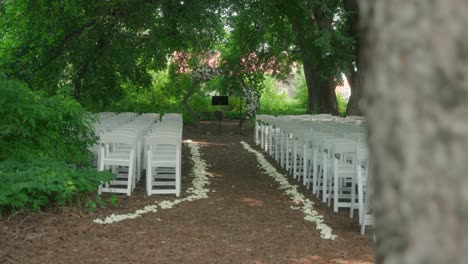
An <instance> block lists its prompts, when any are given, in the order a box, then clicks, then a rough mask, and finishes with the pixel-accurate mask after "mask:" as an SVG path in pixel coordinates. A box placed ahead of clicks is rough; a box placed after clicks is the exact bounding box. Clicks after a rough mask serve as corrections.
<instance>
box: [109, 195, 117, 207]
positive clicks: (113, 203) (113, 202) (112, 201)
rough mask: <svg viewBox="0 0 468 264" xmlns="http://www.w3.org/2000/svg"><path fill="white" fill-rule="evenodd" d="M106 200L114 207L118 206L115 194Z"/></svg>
mask: <svg viewBox="0 0 468 264" xmlns="http://www.w3.org/2000/svg"><path fill="white" fill-rule="evenodd" d="M107 202H109V204H110V205H112V206H113V207H114V208H117V207H119V203H118V200H117V196H115V195H112V196H111V197H109V199H107Z"/></svg>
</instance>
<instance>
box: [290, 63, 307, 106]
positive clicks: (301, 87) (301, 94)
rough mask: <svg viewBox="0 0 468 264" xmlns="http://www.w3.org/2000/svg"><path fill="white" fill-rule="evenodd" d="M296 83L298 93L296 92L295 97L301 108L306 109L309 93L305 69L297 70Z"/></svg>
mask: <svg viewBox="0 0 468 264" xmlns="http://www.w3.org/2000/svg"><path fill="white" fill-rule="evenodd" d="M294 83H295V84H296V93H295V94H294V99H295V100H296V101H297V104H298V106H299V107H300V108H304V109H306V108H307V102H308V97H309V94H308V90H307V83H306V80H305V78H304V72H303V71H298V72H297V75H296V78H295V80H294Z"/></svg>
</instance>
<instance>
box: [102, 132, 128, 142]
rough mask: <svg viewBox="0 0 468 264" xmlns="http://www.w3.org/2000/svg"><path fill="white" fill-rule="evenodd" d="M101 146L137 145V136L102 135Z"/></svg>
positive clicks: (120, 134)
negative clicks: (114, 144) (115, 144)
mask: <svg viewBox="0 0 468 264" xmlns="http://www.w3.org/2000/svg"><path fill="white" fill-rule="evenodd" d="M100 142H101V144H113V143H118V144H128V145H136V142H137V135H136V134H128V133H112V132H111V133H105V134H102V135H101V140H100Z"/></svg>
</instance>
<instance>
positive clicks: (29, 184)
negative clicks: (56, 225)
mask: <svg viewBox="0 0 468 264" xmlns="http://www.w3.org/2000/svg"><path fill="white" fill-rule="evenodd" d="M0 94H1V96H0V214H1V213H4V212H7V211H9V210H16V209H40V208H42V207H44V206H46V205H48V204H50V203H59V204H65V203H66V202H71V201H72V200H73V198H74V197H77V198H79V197H81V196H83V195H85V194H86V193H88V192H90V191H95V190H96V189H97V186H98V185H99V184H100V183H101V181H107V180H109V179H111V177H112V176H111V174H110V173H107V172H99V173H98V172H97V171H96V169H92V168H87V167H86V166H88V165H89V163H90V158H91V155H90V152H89V151H88V148H89V146H91V145H92V144H94V143H95V141H96V138H95V135H94V131H93V127H92V124H93V122H94V118H93V117H92V116H91V115H90V114H89V113H87V112H86V111H85V110H84V109H83V108H82V107H81V106H80V105H79V104H78V102H76V101H75V100H73V99H71V98H67V97H65V96H63V95H56V96H53V97H50V98H47V97H45V96H44V95H43V94H41V93H39V92H34V91H31V90H30V89H29V88H28V87H27V86H26V85H25V84H24V83H21V82H18V81H12V80H0Z"/></svg>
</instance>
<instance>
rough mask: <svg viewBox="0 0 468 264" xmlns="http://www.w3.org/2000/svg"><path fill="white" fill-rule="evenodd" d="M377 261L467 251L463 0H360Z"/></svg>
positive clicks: (430, 259) (453, 258) (467, 67)
mask: <svg viewBox="0 0 468 264" xmlns="http://www.w3.org/2000/svg"><path fill="white" fill-rule="evenodd" d="M359 4H360V10H361V13H360V14H361V18H362V19H363V25H364V26H365V27H366V34H365V35H364V37H365V38H364V39H363V40H364V41H363V53H362V55H363V56H362V57H361V58H362V64H361V67H364V68H363V78H364V79H363V88H364V90H363V92H364V106H365V113H366V115H367V117H368V129H369V147H370V155H371V157H372V161H373V168H374V169H373V174H372V177H374V186H373V187H374V199H373V201H374V212H375V217H376V239H377V241H376V244H375V247H376V262H377V263H412V264H417V263H424V264H431V263H466V261H467V259H468V195H467V190H468V177H467V171H468V163H467V157H468V123H467V122H466V120H467V116H468V104H467V102H468V27H467V25H468V16H467V15H466V14H468V2H467V1H465V0H451V1H417V0H406V1H396V0H360V2H359Z"/></svg>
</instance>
